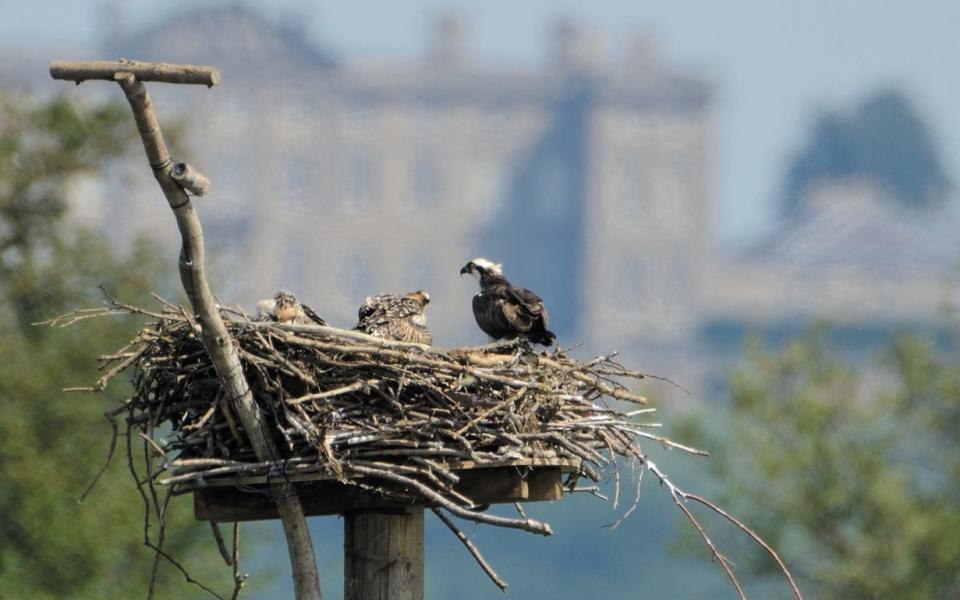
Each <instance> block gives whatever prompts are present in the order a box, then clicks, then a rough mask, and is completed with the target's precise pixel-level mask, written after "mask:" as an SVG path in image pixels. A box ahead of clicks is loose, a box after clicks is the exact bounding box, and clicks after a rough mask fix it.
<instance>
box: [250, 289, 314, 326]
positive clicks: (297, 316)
mask: <svg viewBox="0 0 960 600" xmlns="http://www.w3.org/2000/svg"><path fill="white" fill-rule="evenodd" d="M269 302H270V301H269V300H261V301H260V302H258V303H257V309H258V310H259V311H260V315H261V316H260V318H261V319H262V318H263V317H262V315H263V314H264V312H265V310H269V311H270V312H269V313H266V314H267V315H268V319H267V320H271V321H276V322H278V323H293V324H294V325H326V324H327V322H326V321H324V320H323V319H322V318H320V315H318V314H317V313H315V312H314V311H313V309H312V308H310V307H309V306H306V305H303V304H300V301H299V300H297V297H296V296H294V295H293V292H288V291H286V290H280V291H279V292H277V293H276V295H274V297H273V301H272V302H273V305H272V306H270V304H269Z"/></svg>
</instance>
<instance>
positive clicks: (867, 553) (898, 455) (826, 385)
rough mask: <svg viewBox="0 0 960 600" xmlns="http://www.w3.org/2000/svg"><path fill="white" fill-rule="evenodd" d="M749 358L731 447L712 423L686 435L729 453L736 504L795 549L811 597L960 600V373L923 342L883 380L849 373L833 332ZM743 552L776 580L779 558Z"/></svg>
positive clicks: (736, 390) (796, 568)
mask: <svg viewBox="0 0 960 600" xmlns="http://www.w3.org/2000/svg"><path fill="white" fill-rule="evenodd" d="M748 357H749V364H748V366H746V367H744V368H742V369H739V370H737V371H736V372H735V373H734V374H733V377H732V379H731V397H732V406H731V415H730V420H729V424H728V425H729V427H728V429H726V430H725V431H724V433H723V436H722V437H720V436H719V435H716V432H717V431H716V429H713V430H710V431H708V430H707V429H708V428H707V427H705V425H704V424H705V423H706V421H698V422H697V421H695V422H693V423H691V424H688V425H690V426H689V429H688V431H687V432H686V433H687V434H689V435H690V437H691V439H697V440H698V441H699V443H700V444H701V445H705V446H707V447H709V448H710V449H711V450H714V451H715V453H714V456H713V458H711V459H710V461H709V465H710V468H711V470H712V475H713V476H714V480H715V482H716V484H717V485H718V486H719V488H720V497H722V499H723V502H724V504H726V505H727V506H728V507H729V508H730V509H732V511H733V512H734V513H735V514H738V515H740V516H741V517H743V518H745V519H746V520H747V521H748V523H749V524H750V525H751V526H753V527H755V529H756V530H757V531H758V532H759V533H760V534H761V535H762V536H764V537H765V538H766V539H767V540H768V541H769V542H771V543H772V544H773V545H774V547H776V548H778V549H779V550H780V551H781V555H782V556H783V557H784V558H785V560H787V562H788V564H789V566H790V567H791V569H792V570H793V572H794V574H795V575H796V576H798V580H799V583H800V585H801V590H803V591H805V593H807V594H809V595H810V597H813V598H846V599H854V600H855V599H860V598H863V599H874V598H875V599H881V598H898V599H905V600H909V599H913V598H916V599H917V600H920V599H930V598H957V597H960V544H958V543H957V540H958V539H960V477H958V475H960V425H958V424H960V375H958V373H957V370H956V368H955V365H952V364H950V363H948V362H944V361H943V360H941V359H939V358H937V357H936V355H935V354H934V352H933V350H932V347H931V345H930V344H929V343H927V341H926V340H924V339H923V338H920V337H912V336H904V337H900V338H898V339H897V340H896V342H895V343H894V344H893V348H892V350H891V351H890V353H889V358H888V359H887V360H886V361H885V362H884V363H883V369H881V370H880V372H879V373H878V372H874V371H864V372H859V371H857V370H856V369H854V368H851V367H850V366H847V365H845V364H844V363H843V361H842V360H841V359H839V358H838V357H836V356H834V355H832V354H831V353H830V352H829V351H828V350H826V349H825V348H824V343H823V339H822V335H821V334H820V333H813V334H811V335H809V336H808V337H806V338H805V339H801V340H798V341H794V342H792V343H789V344H787V345H786V347H784V348H783V350H782V351H781V352H779V353H772V352H770V350H769V349H768V348H765V347H763V346H762V345H761V344H760V343H757V342H751V343H750V344H749V349H748ZM731 554H734V555H735V556H737V558H738V559H739V560H738V565H739V568H740V569H741V572H742V571H743V570H746V571H747V572H750V573H752V574H753V575H756V576H757V577H758V578H759V579H761V580H765V581H768V582H769V581H771V578H772V576H773V574H774V565H773V563H772V562H771V561H770V560H769V559H767V558H766V557H765V555H761V554H759V553H756V552H753V551H752V550H751V549H750V548H749V547H747V546H744V548H743V549H742V552H736V553H731ZM743 557H747V558H746V559H744V558H743ZM784 597H786V595H785V596H784Z"/></svg>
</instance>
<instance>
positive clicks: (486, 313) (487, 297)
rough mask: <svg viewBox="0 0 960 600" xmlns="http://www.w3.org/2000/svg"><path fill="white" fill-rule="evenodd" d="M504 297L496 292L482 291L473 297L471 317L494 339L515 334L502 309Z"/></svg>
mask: <svg viewBox="0 0 960 600" xmlns="http://www.w3.org/2000/svg"><path fill="white" fill-rule="evenodd" d="M503 305H504V298H503V297H502V296H501V295H500V294H497V293H490V292H484V293H481V294H477V295H476V296H474V297H473V317H474V319H476V321H477V325H479V326H480V329H482V330H483V332H484V333H485V334H487V335H489V336H490V337H492V338H493V339H495V340H499V339H503V338H505V337H508V336H511V335H516V333H517V332H516V331H514V330H513V328H512V327H511V326H510V322H509V321H508V320H507V315H506V312H505V311H504V309H503Z"/></svg>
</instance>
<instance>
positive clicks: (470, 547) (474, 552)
mask: <svg viewBox="0 0 960 600" xmlns="http://www.w3.org/2000/svg"><path fill="white" fill-rule="evenodd" d="M431 510H432V511H433V514H435V515H437V518H438V519H440V521H441V522H442V523H443V524H444V525H446V526H447V528H448V529H449V530H450V531H452V532H453V535H455V536H457V539H458V540H460V543H462V544H463V545H464V547H465V548H466V549H467V551H469V552H470V555H471V556H473V560H475V561H477V564H478V565H480V568H481V569H483V572H484V573H486V574H487V577H489V578H490V581H492V582H493V583H494V584H495V585H496V586H497V587H498V588H500V591H501V592H504V593H506V591H507V587H508V586H507V582H506V581H504V580H503V579H501V578H500V576H499V575H497V572H496V571H494V570H493V567H491V566H490V563H488V562H487V561H486V559H484V558H483V554H481V553H480V550H479V549H478V548H477V547H476V546H475V545H474V543H473V542H471V541H470V538H468V537H467V536H466V534H464V533H463V531H461V530H460V528H459V527H457V526H456V524H454V522H453V521H451V520H450V519H449V518H448V517H447V516H446V515H445V514H443V511H441V510H440V509H439V508H433V509H431Z"/></svg>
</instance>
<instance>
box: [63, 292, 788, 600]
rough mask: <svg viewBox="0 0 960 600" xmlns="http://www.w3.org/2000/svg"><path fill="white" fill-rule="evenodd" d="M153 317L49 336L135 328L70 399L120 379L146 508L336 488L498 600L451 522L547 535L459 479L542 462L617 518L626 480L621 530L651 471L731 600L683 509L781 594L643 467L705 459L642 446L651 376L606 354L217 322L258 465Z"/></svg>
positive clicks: (213, 390) (196, 369) (168, 311)
mask: <svg viewBox="0 0 960 600" xmlns="http://www.w3.org/2000/svg"><path fill="white" fill-rule="evenodd" d="M158 300H159V298H158ZM161 304H162V307H161V309H159V310H147V309H143V308H139V307H135V306H130V305H126V304H122V303H120V302H117V301H115V300H112V299H110V300H109V301H108V302H107V303H106V305H105V306H104V307H100V308H95V309H83V310H78V311H75V312H73V313H70V314H68V315H64V316H61V317H57V318H55V319H52V320H50V321H48V322H47V323H48V324H50V325H52V326H66V325H70V324H72V323H74V322H76V321H78V320H82V319H86V318H90V317H98V316H104V315H110V314H135V315H141V316H143V317H146V318H147V319H148V320H149V322H148V324H147V326H146V327H144V328H143V329H141V330H140V332H139V333H138V334H137V335H136V336H135V338H134V339H133V340H131V341H130V343H129V344H127V345H126V346H125V347H124V348H122V349H121V350H119V351H117V352H115V353H113V354H109V355H103V356H101V357H100V359H99V360H100V364H101V369H102V371H103V375H102V376H101V378H100V379H99V380H98V381H97V382H96V384H95V385H94V386H92V387H88V388H71V391H98V390H102V389H104V388H105V387H106V385H107V384H108V383H109V382H110V381H111V380H112V379H114V378H116V377H117V376H118V375H120V374H121V373H124V372H127V371H132V372H133V387H134V392H133V395H132V396H130V397H129V398H128V399H127V400H126V401H125V402H124V403H123V405H122V406H120V407H117V408H116V409H115V410H113V411H111V412H110V413H108V414H107V417H108V419H110V420H111V422H112V423H113V425H114V428H113V429H114V439H116V432H117V426H116V419H117V418H118V417H120V416H121V415H124V414H126V424H127V436H126V438H127V440H128V442H129V441H130V440H131V439H132V437H133V436H131V435H130V433H131V432H132V431H135V430H136V431H138V434H139V437H141V438H142V439H143V443H144V446H143V449H144V455H145V461H144V463H145V464H146V466H147V472H146V474H145V477H144V478H142V479H141V478H139V476H138V475H137V473H136V470H135V469H134V468H133V462H132V457H131V456H130V453H131V449H130V446H129V445H128V462H129V463H130V465H131V471H132V472H133V473H134V476H135V478H137V485H138V487H139V488H140V491H141V494H143V495H144V498H147V497H148V496H153V497H156V493H155V492H154V485H157V484H160V485H165V486H168V487H167V489H168V490H170V491H169V493H172V494H176V493H178V491H189V490H192V489H196V488H198V487H203V486H205V485H208V484H209V483H210V482H211V481H213V480H215V479H217V478H227V479H229V480H234V481H236V480H238V479H237V478H240V477H243V478H247V477H254V476H267V477H293V476H297V477H300V476H305V475H316V476H317V477H328V478H336V479H338V480H340V481H342V482H344V483H345V484H349V485H356V486H359V487H361V488H364V489H366V490H370V491H373V492H376V493H378V494H381V495H383V496H386V497H393V498H397V499H398V500H400V501H403V502H405V503H415V504H422V505H427V506H430V507H431V508H432V509H433V511H434V512H435V513H436V514H437V516H438V517H439V518H440V519H441V520H442V521H443V522H444V524H446V525H447V526H448V527H449V528H450V529H451V530H452V531H453V532H454V533H455V534H456V535H457V537H458V538H460V540H461V542H463V543H464V545H465V546H467V548H468V549H469V550H470V552H471V553H472V554H473V555H474V557H475V558H476V559H477V560H478V563H479V564H480V565H481V567H482V568H483V569H484V570H485V571H486V572H487V574H488V575H489V576H490V578H491V579H492V580H493V581H494V582H495V583H496V584H497V585H498V586H500V587H501V588H503V589H505V588H506V584H505V583H504V582H503V581H502V580H500V578H499V577H498V576H497V575H496V573H495V572H494V571H493V569H492V568H490V566H489V565H488V564H487V563H486V562H485V560H484V559H483V558H482V556H481V555H480V554H479V551H478V550H477V549H476V548H475V547H474V546H473V545H472V542H470V541H469V540H468V539H467V537H466V536H465V535H464V534H463V533H462V532H461V531H460V530H459V529H458V528H457V527H456V526H455V525H454V524H453V522H452V521H451V520H450V518H449V514H452V515H453V516H456V517H460V518H463V519H469V520H472V521H475V522H479V523H487V524H490V525H496V526H502V527H513V528H517V529H522V530H525V531H529V532H532V533H538V534H542V535H550V534H551V533H552V530H551V528H550V526H549V525H548V524H547V523H542V522H540V521H536V520H534V519H530V518H527V516H526V514H525V513H524V511H523V509H522V508H521V507H520V505H516V507H517V511H518V513H519V517H517V518H510V517H505V516H499V515H495V514H491V513H489V512H487V511H485V510H483V508H484V507H478V506H477V505H476V504H475V503H474V502H473V500H472V499H471V498H468V497H466V496H464V495H462V494H460V493H458V492H457V490H456V489H455V484H456V482H457V480H458V475H457V471H458V465H462V464H463V463H466V462H469V463H470V464H471V465H473V466H474V467H477V466H483V465H503V464H511V463H510V461H523V460H524V459H527V460H528V462H526V463H525V464H544V463H545V462H547V463H550V461H553V462H552V463H551V464H563V465H565V470H566V471H567V472H568V474H567V480H566V482H565V483H564V490H565V491H566V492H570V493H573V492H588V493H590V494H592V495H594V496H597V497H599V498H601V499H604V500H609V499H610V498H608V496H604V495H603V494H602V493H601V490H602V488H601V487H599V486H597V485H590V484H587V485H584V486H578V485H577V483H578V482H579V481H585V480H591V481H593V482H599V481H601V480H606V479H609V480H610V481H611V482H612V483H613V486H612V487H613V498H612V503H613V505H614V506H615V507H616V506H617V504H618V503H619V501H620V497H621V473H622V472H632V473H633V474H634V476H635V477H634V482H633V483H634V484H635V486H632V488H633V489H632V491H633V503H632V505H631V506H630V507H629V509H627V510H626V511H625V512H624V513H623V515H622V517H621V519H620V520H621V521H622V519H623V518H626V517H627V516H628V515H629V514H630V513H632V512H633V510H634V509H635V508H636V506H637V500H638V499H639V491H640V487H639V486H640V481H641V476H642V475H643V473H644V472H645V471H649V472H651V473H652V474H653V475H654V476H655V477H656V478H657V479H658V480H659V481H660V483H661V484H662V485H664V486H665V487H666V488H667V489H668V491H669V493H670V494H671V496H672V498H673V500H674V502H675V504H676V505H677V507H678V508H679V509H680V510H681V512H683V513H684V515H685V516H686V517H687V518H688V519H689V520H690V521H691V523H692V524H693V525H694V527H695V528H696V529H697V532H698V533H699V534H700V536H701V537H702V538H703V540H704V542H705V543H706V544H707V545H708V547H709V548H710V550H711V553H712V554H713V555H714V556H715V557H716V558H717V559H718V560H719V562H720V564H721V566H722V567H723V568H724V570H725V571H726V572H727V574H728V575H729V576H730V579H731V580H732V581H733V582H734V585H735V586H736V587H737V589H738V592H740V594H741V597H742V590H740V588H739V584H738V583H737V581H736V578H735V577H734V575H733V571H732V569H731V568H730V563H729V561H728V560H727V559H726V558H725V557H724V556H723V555H722V554H720V553H719V551H718V550H717V549H716V547H715V545H714V544H713V543H712V541H711V540H710V538H709V537H708V536H707V534H706V532H705V530H704V529H703V528H702V526H701V525H700V524H699V522H698V520H697V519H696V518H695V517H694V515H693V514H692V513H691V512H690V510H689V508H687V506H686V505H687V503H688V502H689V501H693V502H696V503H699V504H701V505H704V506H706V507H707V508H709V509H710V510H712V511H714V512H717V513H718V514H720V515H721V516H723V517H724V518H726V519H727V520H729V521H730V522H731V523H733V524H734V525H735V526H737V527H738V528H740V529H741V530H743V531H745V532H747V533H748V534H749V535H750V536H751V537H753V538H754V539H755V540H756V541H757V542H758V543H760V544H761V545H762V546H763V547H764V549H765V550H767V551H768V552H769V553H770V554H771V555H772V556H774V557H775V558H776V559H777V562H778V563H779V566H781V568H782V569H783V571H784V573H785V574H787V577H788V579H789V578H790V577H789V573H788V572H787V571H786V568H785V567H784V566H783V564H782V562H781V561H780V560H779V557H778V556H777V555H776V554H775V553H774V552H773V550H772V549H771V548H769V547H768V546H766V544H764V543H763V542H762V540H760V539H759V537H757V536H756V534H755V533H753V532H752V531H751V530H750V529H749V528H747V527H746V526H745V525H743V523H741V522H740V521H739V520H737V519H735V518H734V517H732V516H731V515H729V514H727V513H725V512H724V511H722V509H720V508H719V507H717V506H715V505H714V504H713V503H711V502H710V501H709V500H707V499H705V498H703V497H701V496H698V495H696V494H692V493H688V492H686V491H684V490H682V489H681V488H679V487H678V486H676V485H675V484H674V483H673V482H672V481H671V480H670V479H669V478H668V477H667V475H666V474H665V473H664V472H663V471H662V470H661V469H660V468H659V467H658V466H657V465H656V463H654V462H653V461H652V460H650V458H649V456H648V455H647V454H646V453H645V452H644V449H643V446H642V442H643V441H651V442H655V443H657V444H659V445H662V446H666V447H669V448H678V449H680V450H682V451H685V452H689V453H692V454H700V455H705V454H706V453H705V452H703V451H700V450H697V449H695V448H690V447H688V446H685V445H683V444H679V443H676V442H674V441H672V440H670V439H668V438H666V437H664V436H661V435H658V434H656V433H654V432H653V431H654V430H655V428H657V427H659V426H660V424H659V423H654V422H648V421H646V419H648V418H649V415H650V414H651V413H653V412H654V411H655V409H654V408H647V407H645V406H642V405H645V404H646V402H647V401H646V398H644V397H643V396H640V395H637V394H636V393H635V392H633V391H632V390H631V389H630V387H629V386H628V384H630V383H631V382H633V383H636V382H637V381H638V380H642V379H644V378H646V377H650V376H649V375H647V374H644V373H641V372H638V371H633V370H630V369H628V368H626V367H624V366H623V365H621V364H620V363H618V362H617V361H616V360H615V357H616V355H615V354H609V355H605V356H598V357H596V358H593V359H591V360H586V361H582V360H576V359H574V358H572V357H570V356H569V354H568V351H565V350H563V349H558V350H555V351H552V352H540V353H536V352H534V351H533V350H532V349H531V348H529V347H527V346H525V345H523V344H522V343H518V342H504V343H497V344H491V345H488V346H483V347H474V348H456V349H445V348H440V347H434V346H423V345H418V344H409V343H404V342H398V341H393V340H386V339H382V338H377V337H372V336H370V335H367V334H364V333H361V332H358V331H352V330H342V329H337V328H334V327H327V326H320V325H297V324H282V323H277V322H272V321H269V322H266V321H258V320H255V319H252V318H250V317H249V316H248V315H247V314H246V313H244V312H243V311H242V310H240V309H239V308H227V307H223V308H221V310H222V314H223V317H224V320H225V322H226V324H227V328H228V330H229V332H230V335H231V336H232V338H233V343H235V344H236V345H237V348H238V351H239V354H240V358H241V363H242V365H243V369H244V372H245V375H246V380H247V382H248V385H249V386H250V387H251V390H252V392H253V397H254V398H255V400H256V402H257V404H258V405H259V407H260V410H261V412H262V414H263V416H264V418H265V419H266V420H267V422H268V424H269V425H270V429H271V431H272V432H273V434H274V438H275V440H274V441H275V442H276V444H275V445H276V447H277V448H278V452H279V454H280V456H277V457H276V460H271V461H268V462H262V461H259V460H258V459H257V458H256V456H255V454H254V452H253V449H252V448H251V447H250V444H249V443H248V441H247V439H246V437H245V433H244V431H243V428H242V426H241V424H240V422H239V419H237V418H236V417H235V416H234V415H233V414H232V412H231V408H230V402H229V401H228V399H227V398H225V397H224V394H223V392H222V388H221V385H220V380H219V378H218V375H217V373H216V371H215V368H214V366H213V364H212V362H211V360H210V357H209V355H208V353H207V351H206V349H205V348H204V346H203V343H202V342H201V339H200V330H199V325H198V323H197V322H196V321H195V319H194V318H193V316H192V315H190V314H189V312H188V311H186V310H184V309H183V308H182V307H179V306H176V305H173V304H170V303H167V302H165V301H162V300H161ZM637 405H641V407H639V408H638V407H637ZM111 453H112V451H111ZM512 464H516V462H514V463H512ZM625 466H626V467H628V468H627V469H624V468H623V467H625ZM94 483H95V482H94ZM92 485H93V484H91V487H92ZM145 486H147V487H149V490H150V493H149V494H146V493H144V489H143V488H144V487H145ZM88 491H89V490H88ZM158 513H162V511H158ZM619 522H620V521H618V522H617V524H618V523H619ZM791 585H793V583H792V580H791ZM794 591H795V592H796V589H795V587H794ZM796 596H797V597H799V592H796Z"/></svg>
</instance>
